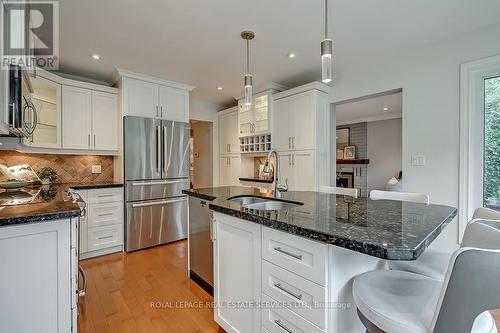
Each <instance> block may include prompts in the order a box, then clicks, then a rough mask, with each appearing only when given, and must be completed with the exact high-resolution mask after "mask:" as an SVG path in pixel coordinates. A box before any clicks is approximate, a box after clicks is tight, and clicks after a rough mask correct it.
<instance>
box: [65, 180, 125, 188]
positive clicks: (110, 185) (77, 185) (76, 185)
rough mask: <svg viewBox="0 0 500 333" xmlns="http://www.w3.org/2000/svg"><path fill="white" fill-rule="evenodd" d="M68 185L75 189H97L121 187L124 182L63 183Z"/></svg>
mask: <svg viewBox="0 0 500 333" xmlns="http://www.w3.org/2000/svg"><path fill="white" fill-rule="evenodd" d="M63 185H66V186H67V187H69V188H72V189H73V190H96V189H100V188H119V187H123V183H119V182H101V183H93V184H87V183H69V184H63Z"/></svg>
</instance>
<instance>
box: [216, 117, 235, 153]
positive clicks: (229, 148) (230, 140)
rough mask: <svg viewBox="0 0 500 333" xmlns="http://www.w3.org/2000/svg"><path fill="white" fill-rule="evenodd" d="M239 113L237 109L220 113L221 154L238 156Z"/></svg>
mask: <svg viewBox="0 0 500 333" xmlns="http://www.w3.org/2000/svg"><path fill="white" fill-rule="evenodd" d="M239 152H240V148H239V139H238V112H237V110H236V109H235V108H232V109H228V110H224V111H221V112H220V113H219V154H221V155H226V154H238V153H239Z"/></svg>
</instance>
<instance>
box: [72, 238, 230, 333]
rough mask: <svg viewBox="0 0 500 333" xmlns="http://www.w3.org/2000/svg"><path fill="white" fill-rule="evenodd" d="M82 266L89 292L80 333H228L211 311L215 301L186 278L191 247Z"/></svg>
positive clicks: (106, 258)
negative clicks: (219, 325) (188, 254)
mask: <svg viewBox="0 0 500 333" xmlns="http://www.w3.org/2000/svg"><path fill="white" fill-rule="evenodd" d="M81 264H82V267H83V268H84V270H85V272H86V273H87V280H88V287H87V294H86V295H85V297H82V298H81V301H80V304H79V311H80V315H79V317H78V331H79V332H80V333H86V332H92V333H94V332H96V333H101V332H120V333H122V332H134V333H135V332H148V333H149V332H165V333H170V332H171V333H184V332H185V333H216V332H224V331H223V330H222V329H220V331H219V327H218V325H217V324H216V323H215V321H214V320H213V310H212V308H211V307H210V306H205V304H206V303H209V304H210V303H211V302H212V297H211V296H210V295H208V294H207V293H206V292H205V291H204V290H203V289H201V288H200V287H198V285H196V284H195V283H194V282H192V281H191V280H190V279H189V278H188V277H187V275H186V274H187V273H186V272H187V242H186V241H182V242H177V243H173V244H168V245H164V246H159V247H155V248H152V249H148V250H143V251H138V252H133V253H119V254H113V255H109V256H104V257H99V258H95V259H89V260H85V261H82V262H81ZM189 302H191V303H189ZM199 302H201V303H199ZM152 303H154V304H152ZM199 304H202V306H200V307H199V308H193V307H189V306H190V305H192V306H198V305H199Z"/></svg>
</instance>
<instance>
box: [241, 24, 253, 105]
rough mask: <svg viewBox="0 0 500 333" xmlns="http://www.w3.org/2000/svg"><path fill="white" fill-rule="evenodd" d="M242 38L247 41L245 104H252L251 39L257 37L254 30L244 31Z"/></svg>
mask: <svg viewBox="0 0 500 333" xmlns="http://www.w3.org/2000/svg"><path fill="white" fill-rule="evenodd" d="M241 38H243V39H244V40H246V42H247V74H246V75H245V77H244V82H245V104H246V105H252V75H250V41H251V40H252V39H254V38H255V33H254V32H253V31H243V32H242V33H241Z"/></svg>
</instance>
